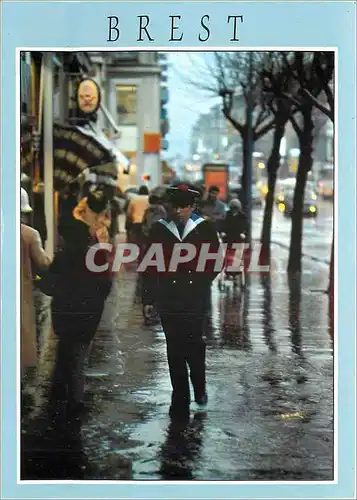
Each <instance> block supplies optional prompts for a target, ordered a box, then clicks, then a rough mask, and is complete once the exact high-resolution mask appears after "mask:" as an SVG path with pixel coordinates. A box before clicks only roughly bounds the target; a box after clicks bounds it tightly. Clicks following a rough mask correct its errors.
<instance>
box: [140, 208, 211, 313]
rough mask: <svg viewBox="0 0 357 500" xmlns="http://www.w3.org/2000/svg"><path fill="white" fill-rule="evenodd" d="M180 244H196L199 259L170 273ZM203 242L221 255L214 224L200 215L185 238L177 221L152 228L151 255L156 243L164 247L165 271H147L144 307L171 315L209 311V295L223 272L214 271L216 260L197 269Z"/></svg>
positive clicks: (192, 219)
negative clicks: (170, 266)
mask: <svg viewBox="0 0 357 500" xmlns="http://www.w3.org/2000/svg"><path fill="white" fill-rule="evenodd" d="M180 243H190V244H192V245H193V246H194V247H195V248H196V256H195V258H193V259H191V260H190V261H189V262H186V263H180V264H178V266H177V270H176V271H170V270H169V263H170V261H171V257H172V253H173V250H174V246H175V245H176V244H180ZM203 243H208V244H209V252H210V253H217V252H219V249H220V247H219V240H218V236H217V232H216V229H215V226H214V224H213V223H212V222H210V221H208V220H205V219H203V218H202V217H200V216H198V215H197V214H194V213H193V214H192V215H191V217H190V219H189V220H188V222H187V224H186V226H185V230H184V232H183V234H182V237H180V234H179V231H178V228H177V226H176V224H175V223H174V222H173V221H169V220H164V219H161V220H159V221H158V222H156V223H155V224H154V225H153V226H152V229H151V231H150V234H149V244H148V249H147V252H148V251H149V249H150V246H151V245H152V244H160V245H162V249H163V256H164V262H165V270H164V271H163V270H158V268H157V267H155V266H153V267H147V269H146V270H145V271H144V272H143V302H144V304H156V305H157V306H158V308H159V310H160V311H161V312H167V313H189V312H193V313H195V312H199V311H201V312H202V311H203V310H204V309H205V308H206V306H207V294H208V293H209V290H210V287H211V283H212V281H213V280H214V278H215V277H216V276H217V274H218V272H219V271H217V270H214V265H215V262H214V261H212V260H211V261H207V264H206V265H205V267H204V271H199V270H197V264H198V259H199V255H200V251H201V248H202V244H203ZM147 252H146V255H147ZM158 256H159V255H157V257H158ZM144 259H145V256H144ZM141 263H142V264H143V261H142V262H141ZM139 270H140V267H139Z"/></svg>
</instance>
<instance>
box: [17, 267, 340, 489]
mask: <svg viewBox="0 0 357 500" xmlns="http://www.w3.org/2000/svg"><path fill="white" fill-rule="evenodd" d="M314 265H315V264H314ZM310 271H311V269H310V268H309V267H308V266H306V273H304V274H303V275H302V277H301V279H300V280H288V279H287V277H286V275H285V274H284V275H272V276H261V277H259V276H258V275H252V276H250V277H249V279H248V282H247V287H246V289H245V290H244V292H241V291H240V289H239V288H238V289H234V288H233V286H231V284H228V286H227V288H226V289H225V290H224V291H223V292H222V291H219V290H218V287H217V285H216V284H214V285H213V287H212V296H211V308H210V315H209V317H208V318H207V323H206V327H205V330H206V331H205V334H206V337H207V344H208V353H207V379H208V394H209V403H208V406H207V412H206V413H200V412H198V411H197V408H195V406H194V405H192V408H191V416H190V418H189V419H188V420H183V421H182V420H179V421H171V420H170V419H169V417H168V413H167V412H168V407H169V401H170V395H171V387H170V381H169V376H168V369H167V366H166V352H165V339H164V334H163V332H162V331H161V329H160V327H155V328H151V329H150V328H144V327H143V322H142V311H141V305H140V301H139V300H138V299H137V297H138V294H139V289H138V284H137V280H136V274H135V272H134V271H133V270H132V269H127V270H126V271H125V272H122V273H120V274H119V276H118V280H117V282H116V283H115V287H114V289H113V291H112V294H111V296H110V298H109V300H108V303H107V306H106V311H105V313H104V315H103V319H102V322H101V325H100V328H99V332H98V334H97V337H96V339H95V342H94V344H93V348H92V351H91V355H90V365H89V367H88V373H87V394H86V398H87V401H86V406H87V408H86V411H85V412H84V415H83V417H82V418H81V420H80V421H77V422H74V423H72V425H71V426H68V425H66V424H65V425H64V428H63V427H62V428H61V424H60V423H59V422H53V421H52V422H48V419H47V420H46V418H45V412H44V408H45V404H44V403H45V401H46V380H48V377H49V374H50V368H49V365H50V359H51V352H52V351H51V349H52V350H53V346H52V347H51V346H49V347H48V355H47V357H48V362H47V365H46V362H44V364H43V367H42V372H41V373H42V376H41V377H42V378H40V381H41V384H40V389H39V390H36V394H35V396H36V402H35V403H34V407H35V411H34V413H33V414H32V418H29V417H28V416H26V411H25V410H28V409H29V407H30V406H31V405H30V404H29V403H26V404H24V408H23V427H22V440H23V454H22V477H23V478H28V479H35V478H37V479H64V478H66V479H83V478H89V479H112V480H115V479H135V480H158V479H164V480H184V479H194V480H331V479H332V478H333V356H332V354H333V352H332V345H331V342H330V338H329V334H328V313H327V310H328V308H327V296H326V295H324V294H316V293H311V292H310V289H311V288H315V289H316V288H323V286H325V283H326V282H327V270H326V267H325V268H323V267H321V268H318V269H316V265H315V268H314V269H313V272H310ZM41 394H42V396H41ZM62 424H63V423H62Z"/></svg>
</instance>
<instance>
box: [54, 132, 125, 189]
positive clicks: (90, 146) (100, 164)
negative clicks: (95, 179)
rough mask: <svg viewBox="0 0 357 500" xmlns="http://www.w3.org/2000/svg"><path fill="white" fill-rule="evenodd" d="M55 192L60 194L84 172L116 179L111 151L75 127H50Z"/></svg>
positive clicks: (115, 168) (116, 172)
mask: <svg viewBox="0 0 357 500" xmlns="http://www.w3.org/2000/svg"><path fill="white" fill-rule="evenodd" d="M53 154H54V189H55V190H56V191H60V190H61V189H63V188H65V187H66V186H67V185H68V184H70V183H71V182H73V181H74V180H75V179H77V178H78V177H79V176H80V174H81V173H82V172H83V171H84V170H87V171H88V170H89V171H90V172H91V173H93V174H95V175H97V176H105V177H108V178H110V179H112V180H114V181H115V180H116V179H117V176H118V170H117V165H116V162H115V158H114V156H113V154H112V152H111V151H110V150H109V149H107V148H105V147H104V146H103V145H102V144H100V142H99V141H97V140H96V139H95V137H92V136H89V135H86V134H84V133H83V132H82V131H81V130H79V129H78V127H64V126H62V125H58V124H54V126H53Z"/></svg>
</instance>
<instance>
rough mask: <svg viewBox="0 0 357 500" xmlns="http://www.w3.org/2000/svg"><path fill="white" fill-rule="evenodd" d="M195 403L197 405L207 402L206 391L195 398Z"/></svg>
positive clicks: (203, 404)
mask: <svg viewBox="0 0 357 500" xmlns="http://www.w3.org/2000/svg"><path fill="white" fill-rule="evenodd" d="M195 402H196V404H198V405H199V406H205V405H206V404H207V403H208V396H207V393H205V394H203V396H200V397H197V398H196V399H195Z"/></svg>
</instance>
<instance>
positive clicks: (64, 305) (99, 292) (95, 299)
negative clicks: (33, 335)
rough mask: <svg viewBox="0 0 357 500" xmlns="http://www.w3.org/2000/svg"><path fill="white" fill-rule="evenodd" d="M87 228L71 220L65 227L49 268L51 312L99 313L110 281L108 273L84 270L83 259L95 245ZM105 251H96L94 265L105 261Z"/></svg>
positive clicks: (106, 257) (106, 254)
mask: <svg viewBox="0 0 357 500" xmlns="http://www.w3.org/2000/svg"><path fill="white" fill-rule="evenodd" d="M95 243H96V241H95V240H93V239H92V238H91V236H90V233H89V228H88V226H87V225H86V224H84V223H83V222H81V221H79V220H76V219H72V221H71V224H69V225H68V226H67V232H66V241H65V244H64V247H63V248H62V249H61V250H60V251H58V252H57V253H56V255H55V257H54V260H53V262H52V264H51V266H50V269H49V279H50V281H51V282H52V284H53V290H52V293H50V294H51V295H52V296H53V300H52V311H56V312H60V311H61V312H68V313H70V312H72V313H73V314H74V315H76V314H78V313H87V312H93V311H97V310H101V309H102V308H103V305H104V301H105V300H106V298H107V296H108V294H109V292H110V289H111V284H112V280H111V277H110V274H109V273H96V272H92V271H90V270H89V269H88V268H87V265H86V256H87V252H88V250H89V248H90V246H91V245H93V244H95ZM108 258H109V255H108V252H107V251H105V250H99V251H98V252H97V254H96V257H95V263H96V264H97V265H101V264H104V263H106V262H108Z"/></svg>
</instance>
